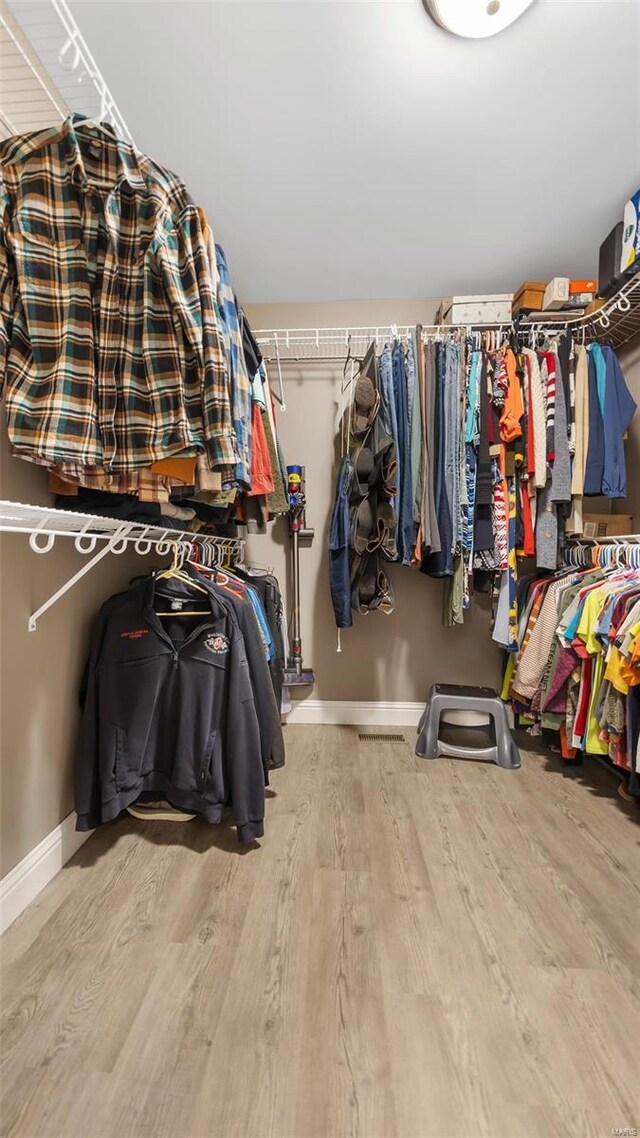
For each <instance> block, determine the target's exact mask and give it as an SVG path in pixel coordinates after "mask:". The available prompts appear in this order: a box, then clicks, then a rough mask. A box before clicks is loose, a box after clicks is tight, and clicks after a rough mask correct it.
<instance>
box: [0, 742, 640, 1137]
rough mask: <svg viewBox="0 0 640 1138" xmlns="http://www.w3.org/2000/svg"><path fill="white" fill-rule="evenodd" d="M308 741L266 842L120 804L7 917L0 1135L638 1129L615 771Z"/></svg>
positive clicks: (634, 951)
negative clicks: (517, 765) (119, 812)
mask: <svg viewBox="0 0 640 1138" xmlns="http://www.w3.org/2000/svg"><path fill="white" fill-rule="evenodd" d="M286 735H287V744H288V762H287V766H286V768H285V769H284V770H282V771H279V772H276V773H275V774H274V776H273V780H272V781H273V797H270V798H269V801H268V813H267V834H266V837H265V839H264V840H263V842H262V843H261V847H260V848H259V849H258V848H253V849H250V850H248V851H244V852H243V851H241V848H240V847H239V846H238V845H237V843H236V839H235V833H234V831H233V830H231V829H221V828H211V827H208V826H207V825H206V824H204V823H201V822H193V823H190V824H189V825H185V826H171V825H170V824H167V823H164V824H157V825H152V824H149V823H147V824H142V823H139V822H136V821H134V820H133V819H123V820H120V821H118V822H115V823H113V824H111V825H109V826H108V827H105V828H104V829H103V830H102V831H100V832H98V833H96V835H95V836H93V837H92V838H91V839H90V840H89V842H88V843H87V844H86V845H85V846H84V847H83V848H82V849H81V850H80V852H79V853H78V854H77V855H76V857H75V858H74V859H73V861H72V862H70V863H69V865H68V866H67V867H66V868H65V869H64V870H63V871H62V873H60V874H59V875H58V877H57V878H56V879H55V881H53V882H52V883H51V885H50V886H49V887H48V888H47V889H46V890H45V891H44V893H43V894H41V896H40V897H39V898H38V900H37V901H36V902H35V903H34V904H33V905H32V906H31V907H30V909H29V910H28V911H27V912H26V913H25V914H23V916H22V917H21V918H20V919H19V920H18V921H17V922H16V924H15V925H14V927H13V928H12V929H11V930H10V931H9V932H8V933H7V934H6V936H5V937H4V938H3V942H2V956H3V974H2V1003H3V1012H4V1018H3V1037H2V1061H3V1083H2V1091H3V1102H2V1112H1V1121H2V1127H1V1132H2V1134H3V1135H4V1136H6V1138H9V1136H11V1138H111V1136H113V1138H126V1136H131V1138H165V1136H166V1138H423V1136H434V1138H435V1136H438V1138H441V1136H448V1135H462V1136H465V1138H466V1136H469V1138H480V1136H483V1135H489V1136H491V1138H518V1136H522V1138H537V1136H540V1138H555V1136H564V1135H567V1136H569V1135H570V1136H572V1138H573V1136H581V1135H585V1136H600V1135H602V1136H605V1135H610V1134H611V1131H612V1128H613V1127H634V1126H635V1127H637V1128H638V1130H639V1132H640V1078H639V1071H640V1026H639V1025H640V1014H639V1013H640V970H639V960H640V854H639V845H638V841H639V830H638V826H637V812H636V811H635V810H634V809H633V808H629V809H628V810H626V811H625V809H624V807H621V806H620V805H619V802H618V801H617V800H616V798H615V796H614V795H613V791H614V787H615V782H614V780H613V779H612V778H611V776H610V775H607V774H606V773H605V772H601V771H599V769H598V768H597V767H596V766H595V765H594V764H589V767H588V777H587V776H586V775H585V776H581V775H580V774H576V775H573V776H572V777H563V774H562V773H561V771H560V765H559V763H558V762H557V761H556V760H554V759H549V757H548V756H547V757H545V756H543V755H539V754H526V755H525V756H524V762H523V767H522V769H521V770H520V771H515V772H513V771H502V770H499V769H498V768H496V767H495V766H493V765H487V764H479V763H471V762H464V761H451V760H446V759H439V760H437V761H436V762H434V763H425V762H424V761H419V760H416V759H414V757H413V755H412V751H411V744H412V743H413V734H412V733H411V732H409V731H407V732H406V738H407V740H408V742H407V743H400V744H397V743H395V744H394V743H383V744H377V743H376V744H374V743H360V742H359V741H358V732H357V729H356V728H347V727H306V726H297V727H294V726H292V727H289V728H287V732H286ZM548 767H551V768H552V769H547V768H548Z"/></svg>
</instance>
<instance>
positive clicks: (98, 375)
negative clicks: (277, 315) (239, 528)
mask: <svg viewBox="0 0 640 1138" xmlns="http://www.w3.org/2000/svg"><path fill="white" fill-rule="evenodd" d="M83 120H84V116H82V115H72V116H71V118H69V119H67V121H66V122H65V123H64V124H63V126H62V127H61V128H53V129H50V130H44V131H38V132H36V133H35V134H30V135H21V136H17V137H15V138H10V139H8V140H7V141H6V142H4V143H3V144H2V145H0V170H1V172H2V180H1V181H0V304H1V312H2V319H1V322H0V383H1V382H2V381H3V380H4V385H5V392H6V409H7V425H8V432H9V438H10V441H11V443H12V446H13V449H14V453H16V454H19V455H21V456H23V457H25V458H29V459H31V460H32V461H35V462H39V463H42V464H44V465H52V464H56V463H58V464H61V465H62V468H63V469H64V470H65V471H67V472H71V470H72V469H73V467H74V465H75V466H76V467H78V468H86V467H90V468H92V470H93V471H94V472H95V473H96V474H99V473H101V472H104V473H107V474H114V475H117V474H119V473H129V472H131V471H134V470H137V469H140V468H141V467H148V466H150V465H151V463H153V462H154V461H156V460H158V459H161V458H165V457H167V456H169V455H172V454H178V453H185V454H196V453H200V452H204V453H205V455H206V457H207V460H208V463H209V465H210V466H211V468H213V469H216V470H219V471H220V472H221V473H222V475H223V477H224V478H226V479H233V478H234V476H235V468H236V464H237V461H238V449H237V445H236V441H235V435H234V432H233V427H232V422H231V409H230V401H229V391H228V386H227V373H226V360H225V353H224V350H223V345H222V343H221V339H220V334H219V329H218V326H217V323H216V318H215V308H214V296H213V292H212V286H211V274H210V269H209V265H208V258H207V252H206V248H205V244H204V240H203V236H202V230H201V227H200V222H199V218H198V214H197V210H196V207H195V205H194V203H193V202H192V200H191V198H190V197H189V194H188V192H187V190H186V188H185V186H184V184H183V183H182V182H181V181H180V179H179V178H178V177H177V176H176V175H175V174H172V173H170V172H169V171H167V170H164V169H163V168H162V167H160V166H158V165H156V163H154V162H153V161H152V160H151V159H149V158H147V157H146V156H144V155H142V154H139V153H138V152H136V151H135V150H134V149H133V147H132V146H130V145H129V144H127V143H125V142H122V141H121V140H119V139H117V138H116V136H115V134H114V132H113V131H112V130H111V128H109V127H104V128H103V129H102V130H100V131H99V132H97V131H96V130H95V129H94V128H91V127H90V126H85V127H83Z"/></svg>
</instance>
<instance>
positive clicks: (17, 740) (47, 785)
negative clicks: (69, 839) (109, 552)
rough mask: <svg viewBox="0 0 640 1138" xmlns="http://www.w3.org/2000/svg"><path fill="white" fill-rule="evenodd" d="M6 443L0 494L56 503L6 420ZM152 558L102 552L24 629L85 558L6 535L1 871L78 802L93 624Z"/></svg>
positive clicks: (0, 561) (1, 583) (1, 625)
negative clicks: (18, 453)
mask: <svg viewBox="0 0 640 1138" xmlns="http://www.w3.org/2000/svg"><path fill="white" fill-rule="evenodd" d="M0 448H1V449H0V497H2V498H5V499H10V500H12V501H18V502H31V503H34V504H37V505H48V504H50V502H51V497H50V495H49V494H48V493H47V488H46V474H45V472H44V471H43V470H42V469H40V468H38V467H35V466H32V465H31V464H30V463H27V462H23V461H21V460H20V459H14V458H11V457H10V455H9V454H8V453H7V444H6V433H5V430H4V419H3V424H2V439H1V440H0ZM151 561H152V558H149V557H146V558H142V557H137V556H136V555H135V554H132V553H124V554H122V555H121V556H108V557H106V558H105V559H104V560H103V561H101V562H100V563H99V564H98V565H97V566H96V568H95V569H93V570H92V571H91V572H90V573H88V574H87V576H86V577H84V578H83V579H82V580H81V581H80V582H79V583H78V584H77V585H76V586H75V587H74V588H73V589H72V590H71V591H70V592H69V593H68V594H67V595H66V596H64V597H63V598H62V599H61V600H60V601H58V603H57V604H56V605H55V606H54V607H53V608H52V609H50V610H49V612H47V613H45V615H44V616H43V617H42V619H41V620H40V621H39V622H38V627H37V630H36V631H35V632H28V631H27V619H28V617H29V614H30V613H31V612H33V611H34V610H35V609H37V608H38V607H39V606H40V605H41V604H42V603H43V601H45V600H46V599H47V597H49V596H50V595H51V594H52V593H54V592H55V591H56V589H57V588H59V586H60V585H61V584H62V583H63V582H64V581H65V580H66V579H67V578H68V577H70V576H72V574H73V573H75V572H77V570H78V569H80V568H81V567H82V565H83V564H86V559H85V558H84V557H83V555H82V554H79V553H77V552H76V551H75V549H74V545H73V541H72V540H70V539H68V538H57V539H56V542H55V545H54V548H53V549H52V550H51V552H50V553H47V554H43V555H40V556H39V555H38V554H35V553H33V552H32V551H31V550H30V548H29V543H28V539H27V538H26V537H25V536H23V535H22V534H3V535H2V537H1V538H0V769H1V772H2V783H1V799H2V804H1V823H0V824H1V830H0V876H4V875H5V874H7V873H8V872H9V871H10V870H11V869H12V868H13V866H14V865H16V864H17V862H19V861H20V860H21V858H23V857H24V856H25V854H27V853H28V852H29V851H30V850H31V849H33V847H34V846H36V845H37V844H38V842H40V841H41V840H42V838H44V837H45V836H46V835H47V834H48V833H50V831H51V830H53V829H54V828H55V826H57V825H58V823H59V822H61V821H62V819H63V818H64V817H66V815H67V814H68V813H69V812H70V810H71V809H72V808H73V778H72V766H73V753H74V745H75V737H76V731H77V725H78V698H77V693H78V683H79V680H80V676H81V674H82V668H83V666H84V661H85V658H86V652H87V644H88V637H89V632H90V627H91V622H92V619H93V616H94V614H95V613H96V612H97V610H98V609H99V607H100V605H101V604H102V602H103V600H105V599H106V598H107V597H108V596H110V595H111V593H114V592H117V590H118V589H120V588H122V587H124V586H126V584H127V583H128V581H129V579H130V578H131V577H132V576H133V574H134V573H140V572H141V571H143V567H144V566H145V565H148V564H149V563H150V562H151Z"/></svg>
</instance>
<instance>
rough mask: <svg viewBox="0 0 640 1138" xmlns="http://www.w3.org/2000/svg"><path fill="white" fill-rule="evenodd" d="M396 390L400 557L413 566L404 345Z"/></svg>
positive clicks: (398, 350) (396, 362)
mask: <svg viewBox="0 0 640 1138" xmlns="http://www.w3.org/2000/svg"><path fill="white" fill-rule="evenodd" d="M393 391H394V396H395V403H396V421H397V425H398V466H399V475H400V477H399V488H398V520H399V525H398V537H397V544H398V556H399V558H400V560H401V561H402V564H403V565H410V564H411V554H412V552H413V499H412V496H411V445H410V435H409V408H408V401H407V375H406V371H405V354H404V349H403V348H402V345H401V344H398V343H396V344H394V347H393Z"/></svg>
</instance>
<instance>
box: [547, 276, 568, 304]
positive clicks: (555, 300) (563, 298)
mask: <svg viewBox="0 0 640 1138" xmlns="http://www.w3.org/2000/svg"><path fill="white" fill-rule="evenodd" d="M568 303H569V278H568V277H554V278H553V280H550V281H549V284H548V285H547V287H546V289H545V290H544V299H543V301H542V307H543V309H544V310H545V311H546V310H547V309H548V308H566V307H567V305H568Z"/></svg>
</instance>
